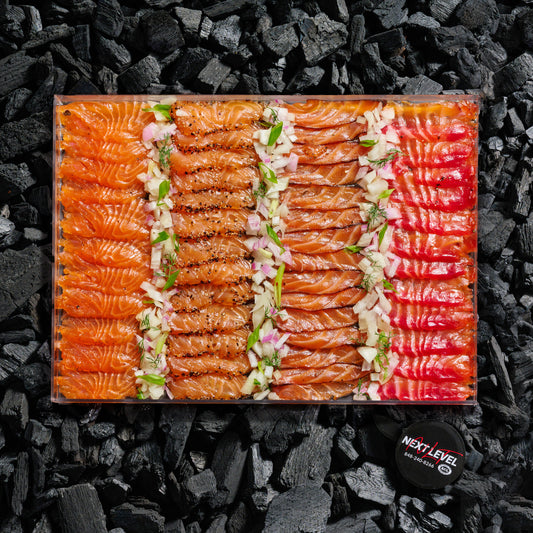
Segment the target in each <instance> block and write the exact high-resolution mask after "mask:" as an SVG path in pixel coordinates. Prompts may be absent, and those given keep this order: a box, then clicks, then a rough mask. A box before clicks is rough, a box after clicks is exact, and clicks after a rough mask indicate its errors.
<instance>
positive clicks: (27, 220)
mask: <svg viewBox="0 0 533 533" xmlns="http://www.w3.org/2000/svg"><path fill="white" fill-rule="evenodd" d="M10 211H11V214H10V219H11V220H12V221H13V222H14V223H15V225H16V226H17V227H19V228H20V227H24V226H37V225H38V224H39V223H40V221H41V219H40V216H39V211H37V209H36V208H35V207H33V205H31V204H28V203H27V202H21V203H20V204H13V205H12V206H11V209H10Z"/></svg>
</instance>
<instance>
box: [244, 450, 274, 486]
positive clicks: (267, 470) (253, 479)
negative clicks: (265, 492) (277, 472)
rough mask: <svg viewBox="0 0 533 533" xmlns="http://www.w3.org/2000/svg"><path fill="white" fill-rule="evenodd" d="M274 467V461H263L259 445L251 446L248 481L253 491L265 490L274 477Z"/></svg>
mask: <svg viewBox="0 0 533 533" xmlns="http://www.w3.org/2000/svg"><path fill="white" fill-rule="evenodd" d="M273 470H274V465H273V463H272V461H269V460H268V459H263V457H262V456H261V450H260V447H259V444H258V443H254V444H252V445H251V446H250V450H249V452H248V463H247V481H248V485H249V486H250V487H252V488H253V489H264V488H265V487H266V486H267V483H268V481H269V479H270V476H271V475H272V472H273Z"/></svg>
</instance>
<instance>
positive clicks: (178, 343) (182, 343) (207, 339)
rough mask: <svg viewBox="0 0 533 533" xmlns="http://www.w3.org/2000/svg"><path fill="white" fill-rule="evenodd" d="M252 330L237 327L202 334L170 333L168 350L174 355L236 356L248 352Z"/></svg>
mask: <svg viewBox="0 0 533 533" xmlns="http://www.w3.org/2000/svg"><path fill="white" fill-rule="evenodd" d="M249 335H250V330H249V329H248V328H242V329H235V330H232V331H230V332H228V333H224V332H218V333H213V334H210V333H203V334H201V335H170V336H169V337H168V339H167V344H168V350H169V353H170V355H172V356H174V357H183V356H196V355H202V354H211V355H216V356H218V357H230V358H231V357H236V356H238V355H241V354H244V353H246V345H247V343H248V337H249Z"/></svg>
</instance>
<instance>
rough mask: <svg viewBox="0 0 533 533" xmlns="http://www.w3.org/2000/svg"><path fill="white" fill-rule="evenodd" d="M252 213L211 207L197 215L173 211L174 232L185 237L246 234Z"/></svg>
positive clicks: (243, 210) (244, 210)
mask: <svg viewBox="0 0 533 533" xmlns="http://www.w3.org/2000/svg"><path fill="white" fill-rule="evenodd" d="M250 213H251V211H249V210H247V209H211V210H209V211H206V212H205V213H202V214H198V215H197V216H196V217H191V216H190V215H184V214H182V213H173V214H172V220H173V221H174V232H175V233H176V235H179V236H180V237H181V238H184V239H198V238H205V237H212V236H213V235H244V234H245V233H246V222H247V221H248V217H249V216H250Z"/></svg>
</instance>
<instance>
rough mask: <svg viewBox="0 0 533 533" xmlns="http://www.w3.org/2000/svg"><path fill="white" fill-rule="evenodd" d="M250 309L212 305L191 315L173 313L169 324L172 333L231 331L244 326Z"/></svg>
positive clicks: (244, 306)
mask: <svg viewBox="0 0 533 533" xmlns="http://www.w3.org/2000/svg"><path fill="white" fill-rule="evenodd" d="M250 319H251V309H250V307H249V306H246V305H237V306H232V307H230V306H225V305H212V306H210V307H207V308H205V309H200V310H198V311H193V312H192V313H174V314H172V315H171V317H170V320H169V323H170V327H171V330H172V333H177V334H180V333H203V332H212V333H215V332H219V331H233V330H236V329H240V328H242V327H244V326H246V325H247V324H248V323H249V322H250Z"/></svg>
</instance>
